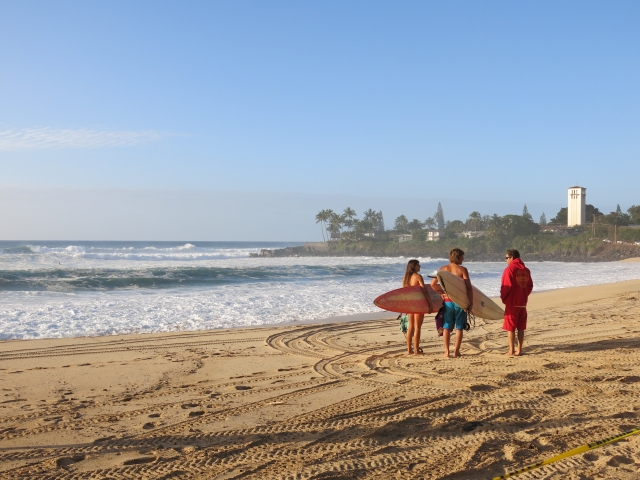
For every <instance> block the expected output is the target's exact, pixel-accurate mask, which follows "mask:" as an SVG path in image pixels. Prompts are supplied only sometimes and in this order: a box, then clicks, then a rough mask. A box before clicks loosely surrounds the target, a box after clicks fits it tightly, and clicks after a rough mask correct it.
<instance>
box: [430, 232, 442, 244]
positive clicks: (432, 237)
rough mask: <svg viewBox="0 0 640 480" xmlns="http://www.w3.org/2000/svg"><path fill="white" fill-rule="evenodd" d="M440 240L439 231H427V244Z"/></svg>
mask: <svg viewBox="0 0 640 480" xmlns="http://www.w3.org/2000/svg"><path fill="white" fill-rule="evenodd" d="M438 240H440V231H439V230H427V242H437V241H438Z"/></svg>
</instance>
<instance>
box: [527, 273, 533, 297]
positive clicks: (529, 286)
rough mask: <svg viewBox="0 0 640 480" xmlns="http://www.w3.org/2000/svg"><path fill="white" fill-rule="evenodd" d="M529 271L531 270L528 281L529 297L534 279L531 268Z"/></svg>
mask: <svg viewBox="0 0 640 480" xmlns="http://www.w3.org/2000/svg"><path fill="white" fill-rule="evenodd" d="M528 272H529V281H528V282H527V297H528V296H529V295H531V292H532V291H533V279H532V278H531V270H528Z"/></svg>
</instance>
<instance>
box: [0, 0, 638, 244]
mask: <svg viewBox="0 0 640 480" xmlns="http://www.w3.org/2000/svg"><path fill="white" fill-rule="evenodd" d="M639 22H640V3H638V2H633V1H628V2H625V1H618V2H589V1H581V2H571V1H566V2H529V3H525V2H510V1H494V2H475V1H447V2H444V1H442V2H425V1H419V2H376V1H367V2H364V1H349V2H344V1H323V2H294V1H271V2H259V1H254V2H253V1H233V2H232V1H218V2H210V1H206V2H205V1H203V2H195V1H184V2H163V1H153V2H151V1H149V2H145V1H138V2H124V1H122V2H120V1H110V2H80V1H76V2H66V1H57V2H45V1H30V2H4V3H3V4H2V14H1V15H0V238H1V239H84V240H91V239H102V240H109V239H113V240H117V239H119V240H129V239H131V240H135V239H137V240H142V239H145V240H186V239H197V240H283V241H296V240H299V241H304V240H319V239H321V232H320V230H319V228H318V226H317V225H316V224H315V218H314V217H315V214H316V213H317V212H318V211H319V210H320V209H323V208H332V209H334V210H338V211H340V210H342V209H344V208H346V207H351V208H355V209H356V211H357V212H358V213H359V214H361V212H362V211H363V210H365V209H367V208H373V209H374V210H382V211H383V213H384V215H385V221H386V223H387V225H392V224H393V220H394V218H395V217H396V216H398V215H400V214H405V215H407V216H408V217H409V218H410V219H411V218H418V219H421V220H424V219H425V218H426V217H428V216H431V215H433V213H434V212H435V210H436V207H437V203H438V202H439V201H440V202H442V205H443V208H444V213H445V217H446V218H447V219H451V220H452V219H456V218H458V219H462V220H464V219H465V218H466V216H467V215H468V213H470V212H471V211H473V210H479V211H480V212H481V213H483V214H493V213H498V214H500V215H503V214H506V213H521V212H522V206H523V205H524V204H525V203H526V204H527V206H528V208H529V211H530V212H531V213H532V214H533V216H534V218H535V219H537V218H538V217H539V216H540V214H541V213H542V212H545V214H546V217H547V219H550V218H551V217H553V216H555V213H557V211H558V210H559V208H560V207H562V206H565V205H566V198H567V188H568V187H571V186H574V185H581V186H584V187H586V188H587V202H588V203H591V204H593V205H595V206H597V207H598V208H599V209H600V210H602V211H604V212H609V211H612V210H615V208H616V205H617V204H620V206H621V207H622V209H623V210H626V209H627V208H628V207H630V206H631V205H638V204H640V193H638V188H637V184H638V179H639V178H640V162H639V157H640V155H639V153H640V136H639V135H638V131H639V128H638V127H640V101H639V100H640V89H638V88H637V86H638V85H639V84H640V29H638V28H637V25H638V24H639ZM88 219H90V221H89V220H88Z"/></svg>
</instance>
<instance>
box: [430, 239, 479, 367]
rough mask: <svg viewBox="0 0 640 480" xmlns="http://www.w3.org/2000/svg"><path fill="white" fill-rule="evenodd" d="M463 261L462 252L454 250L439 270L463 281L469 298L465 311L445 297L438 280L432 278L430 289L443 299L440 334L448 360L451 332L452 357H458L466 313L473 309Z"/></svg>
mask: <svg viewBox="0 0 640 480" xmlns="http://www.w3.org/2000/svg"><path fill="white" fill-rule="evenodd" d="M463 261H464V252H463V251H462V250H461V249H459V248H454V249H453V250H451V251H450V252H449V265H444V266H443V267H440V268H439V270H444V271H446V272H449V273H452V274H453V275H455V276H457V277H460V278H462V279H463V280H464V283H465V285H466V287H467V297H468V298H469V305H467V310H466V311H465V310H463V309H462V308H460V307H459V306H458V305H456V304H455V303H453V301H452V300H451V299H450V298H449V297H448V296H447V294H446V293H445V291H444V290H443V289H442V287H440V285H439V284H438V279H437V278H434V279H433V281H432V282H431V288H433V289H434V290H435V291H436V292H438V293H439V294H440V295H442V298H443V299H444V309H445V310H444V325H443V328H444V330H443V332H442V340H443V342H444V356H445V357H446V358H449V341H450V339H451V330H453V329H454V327H455V329H456V344H455V350H454V352H453V356H454V357H460V356H461V354H460V345H461V344H462V334H463V328H464V324H465V323H466V321H467V312H470V311H471V308H472V307H473V289H472V288H471V280H470V279H469V272H468V271H467V269H466V268H465V267H463V266H462V262H463Z"/></svg>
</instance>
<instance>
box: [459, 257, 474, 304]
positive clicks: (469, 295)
mask: <svg viewBox="0 0 640 480" xmlns="http://www.w3.org/2000/svg"><path fill="white" fill-rule="evenodd" d="M462 279H463V280H464V285H465V286H466V287H467V298H468V299H469V305H468V306H467V312H470V311H471V309H472V308H473V287H472V286H471V279H470V278H469V270H467V269H466V268H464V267H462Z"/></svg>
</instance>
